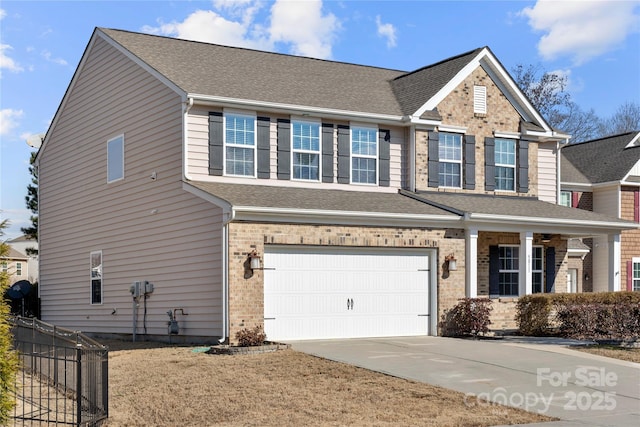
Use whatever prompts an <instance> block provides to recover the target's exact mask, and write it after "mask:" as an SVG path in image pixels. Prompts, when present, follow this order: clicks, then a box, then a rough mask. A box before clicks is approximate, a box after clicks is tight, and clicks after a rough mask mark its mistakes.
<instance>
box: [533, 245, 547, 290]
mask: <svg viewBox="0 0 640 427" xmlns="http://www.w3.org/2000/svg"><path fill="white" fill-rule="evenodd" d="M543 254H544V248H543V247H542V246H534V247H533V248H532V253H531V293H533V294H539V293H542V292H544V291H545V290H544V256H543Z"/></svg>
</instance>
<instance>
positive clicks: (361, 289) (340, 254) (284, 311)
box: [264, 247, 429, 340]
mask: <svg viewBox="0 0 640 427" xmlns="http://www.w3.org/2000/svg"><path fill="white" fill-rule="evenodd" d="M264 264H265V268H266V269H265V271H264V275H265V276H264V277H265V331H266V332H267V337H268V339H271V340H278V339H280V340H283V339H317V338H349V337H366V336H392V335H421V334H427V333H428V324H429V320H428V317H425V316H424V315H425V314H428V309H429V273H428V271H425V270H427V269H428V267H429V256H428V255H427V253H426V252H421V253H417V252H407V251H402V250H389V249H386V250H368V249H352V248H349V249H345V248H342V249H340V248H331V249H329V250H327V249H326V248H324V249H318V248H308V247H293V248H292V247H287V248H284V247H265V259H264ZM351 301H352V302H353V305H351Z"/></svg>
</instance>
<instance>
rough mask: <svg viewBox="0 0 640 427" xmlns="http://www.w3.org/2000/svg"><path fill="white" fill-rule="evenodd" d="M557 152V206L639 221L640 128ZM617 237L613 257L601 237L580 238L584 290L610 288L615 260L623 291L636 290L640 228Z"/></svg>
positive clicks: (639, 270)
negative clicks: (610, 271)
mask: <svg viewBox="0 0 640 427" xmlns="http://www.w3.org/2000/svg"><path fill="white" fill-rule="evenodd" d="M561 153H562V167H561V171H562V172H561V175H562V183H561V186H562V187H561V204H563V205H565V206H571V207H574V208H579V209H585V210H589V211H593V212H598V213H602V214H606V215H609V216H613V217H617V218H620V219H624V220H627V221H633V222H635V223H640V132H638V131H635V132H628V133H624V134H621V135H613V136H609V137H606V138H600V139H595V140H591V141H586V142H582V143H579V144H571V145H568V146H566V147H564V148H562V150H561ZM620 239H621V243H620V252H619V253H618V254H617V257H618V259H616V260H611V259H610V257H609V255H610V254H609V253H608V252H607V241H606V240H605V238H604V237H602V236H594V237H593V238H588V239H584V243H585V244H586V245H587V246H588V247H589V255H587V256H586V257H585V258H584V261H583V262H582V263H578V265H577V266H576V269H578V268H582V269H583V274H582V280H584V290H589V291H606V290H608V289H607V288H606V285H607V277H606V272H607V270H608V265H609V263H610V262H615V263H619V265H620V266H621V269H620V276H621V278H620V282H621V287H622V289H626V290H629V291H640V230H638V229H635V230H624V231H623V232H622V234H621V236H620Z"/></svg>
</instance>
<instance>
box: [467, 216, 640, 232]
mask: <svg viewBox="0 0 640 427" xmlns="http://www.w3.org/2000/svg"><path fill="white" fill-rule="evenodd" d="M466 219H467V220H470V221H473V222H479V223H495V224H498V225H500V224H502V225H503V226H504V225H506V224H513V225H520V226H521V225H541V226H556V227H557V226H560V227H563V228H565V227H567V228H570V229H576V230H577V229H582V230H585V231H586V230H587V229H591V230H592V232H595V231H596V230H599V231H609V232H611V231H616V230H635V229H639V228H640V224H635V223H628V224H627V223H623V222H613V221H580V222H579V223H576V220H573V219H564V218H561V219H559V218H538V217H526V216H518V217H514V216H511V215H493V214H479V213H471V214H468V215H467V217H466Z"/></svg>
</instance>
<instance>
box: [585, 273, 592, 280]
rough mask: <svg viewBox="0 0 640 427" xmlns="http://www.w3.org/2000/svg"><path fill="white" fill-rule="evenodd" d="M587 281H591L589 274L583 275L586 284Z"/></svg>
mask: <svg viewBox="0 0 640 427" xmlns="http://www.w3.org/2000/svg"><path fill="white" fill-rule="evenodd" d="M589 279H591V276H589V273H584V280H586V281H587V282H588V281H589Z"/></svg>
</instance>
